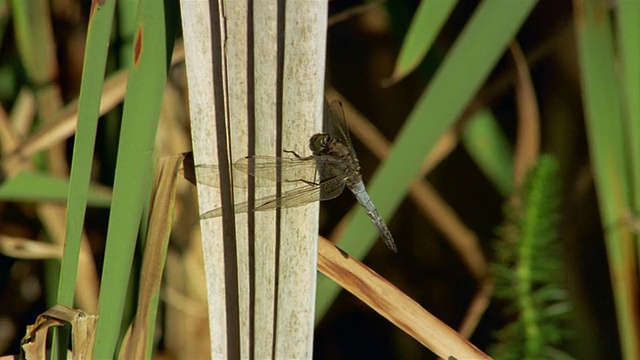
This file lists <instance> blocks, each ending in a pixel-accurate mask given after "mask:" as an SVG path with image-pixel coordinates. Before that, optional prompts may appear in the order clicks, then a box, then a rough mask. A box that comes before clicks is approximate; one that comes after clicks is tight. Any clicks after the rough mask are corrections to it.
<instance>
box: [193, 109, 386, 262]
mask: <svg viewBox="0 0 640 360" xmlns="http://www.w3.org/2000/svg"><path fill="white" fill-rule="evenodd" d="M327 106H328V111H325V114H326V116H329V117H330V119H331V123H332V126H333V128H332V131H330V133H319V134H315V135H313V136H312V137H311V138H310V139H309V149H310V150H311V152H312V155H310V156H306V157H303V156H300V155H298V154H297V153H296V152H294V151H288V150H284V154H283V156H280V157H278V156H264V155H256V156H247V157H245V158H242V159H240V160H238V161H236V162H235V163H234V164H233V168H234V174H245V175H249V176H252V177H254V182H255V186H268V185H265V184H271V185H270V186H274V184H276V183H277V182H280V183H281V184H282V185H283V186H284V185H286V187H287V188H288V189H283V190H282V193H281V194H280V195H279V196H277V195H276V194H272V195H269V196H266V197H262V198H258V199H256V200H255V201H254V203H253V205H252V207H251V208H250V206H249V202H242V203H238V204H235V205H234V209H235V210H234V211H235V212H236V213H242V212H249V211H265V210H273V209H275V208H278V207H280V208H291V207H297V206H303V205H306V204H309V203H312V202H315V201H322V200H330V199H333V198H335V197H337V196H338V195H340V194H341V193H342V192H343V190H344V188H345V186H346V187H348V188H349V190H351V192H352V193H353V194H354V195H355V197H356V199H357V200H358V202H359V203H360V205H361V206H362V207H363V208H364V210H365V212H366V213H367V215H368V216H369V218H370V219H371V221H372V222H373V225H374V226H375V227H376V229H377V230H378V233H379V234H380V236H381V237H382V239H383V240H384V243H385V244H386V245H387V247H388V248H389V249H390V250H391V251H393V252H397V251H398V249H397V247H396V244H395V242H394V240H393V236H392V235H391V232H390V231H389V228H388V227H387V224H386V223H385V222H384V220H383V219H382V217H381V216H380V214H379V213H378V210H377V209H376V207H375V205H374V204H373V202H372V201H371V198H370V197H369V194H367V191H366V189H365V186H364V183H363V182H362V175H361V174H360V163H359V162H358V158H357V157H356V153H355V150H354V149H353V144H352V143H351V138H350V137H349V130H348V128H347V123H346V120H345V116H344V109H343V107H342V102H341V101H340V100H334V101H332V102H331V104H330V105H329V104H328V102H326V101H325V107H327ZM325 110H327V109H325ZM196 173H197V174H198V182H199V183H201V184H205V185H209V186H217V184H216V182H217V181H218V180H217V166H215V165H206V164H203V165H197V166H196ZM239 183H240V182H235V181H234V186H235V187H241V186H243V185H239ZM244 186H246V185H244ZM221 215H222V208H221V207H220V208H216V209H213V210H210V211H207V212H205V213H204V214H202V215H201V216H200V217H201V219H209V218H215V217H219V216H221Z"/></svg>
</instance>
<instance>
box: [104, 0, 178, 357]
mask: <svg viewBox="0 0 640 360" xmlns="http://www.w3.org/2000/svg"><path fill="white" fill-rule="evenodd" d="M176 5H177V4H176V2H175V1H171V0H167V1H164V2H163V3H162V4H160V3H158V2H156V1H140V3H139V7H138V23H137V32H136V34H137V35H136V37H135V40H134V44H135V45H134V48H135V51H134V53H133V54H132V59H131V63H130V66H131V68H130V69H131V70H130V78H129V82H128V88H127V95H126V96H125V103H124V110H123V120H122V130H121V137H120V145H119V148H118V158H117V165H116V177H115V181H114V188H113V201H112V206H111V214H110V217H109V229H108V233H107V242H106V249H105V262H104V271H103V274H102V284H101V288H100V302H99V308H98V310H99V315H100V319H99V320H98V326H97V329H96V332H97V335H96V339H97V341H96V345H95V348H94V352H95V356H96V358H112V357H113V356H114V354H115V351H116V346H117V343H118V341H119V339H120V337H121V335H120V328H121V321H122V318H123V317H122V316H123V310H124V308H125V298H126V297H125V294H126V293H127V287H128V284H129V276H130V272H131V270H132V262H133V255H134V252H135V247H136V243H137V238H138V229H139V226H140V224H141V222H142V218H141V217H142V213H143V208H144V207H145V206H147V204H148V201H149V199H148V196H149V195H150V187H151V184H152V182H151V174H153V172H152V169H153V148H154V141H155V135H156V131H157V126H158V120H159V118H160V109H161V103H162V96H163V93H164V87H165V85H166V81H167V72H168V69H169V64H170V61H171V53H172V50H173V43H174V40H175V33H176V28H177V25H178V9H177V8H176Z"/></svg>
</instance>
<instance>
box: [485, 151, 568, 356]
mask: <svg viewBox="0 0 640 360" xmlns="http://www.w3.org/2000/svg"><path fill="white" fill-rule="evenodd" d="M556 171H557V164H556V161H555V160H554V159H553V157H551V156H548V155H547V156H542V157H541V158H540V160H539V161H538V163H537V164H536V165H535V166H534V167H533V168H532V169H531V170H530V171H529V174H528V176H527V180H526V182H525V184H524V186H523V188H522V189H521V190H520V191H519V192H518V193H516V194H515V196H513V197H512V198H511V199H510V200H509V201H508V203H507V205H506V206H505V213H506V222H505V225H503V227H502V228H501V229H500V230H499V235H500V239H499V240H498V241H496V244H495V245H496V246H495V249H496V260H495V262H494V263H493V265H492V271H493V275H494V280H495V285H496V291H495V297H496V298H497V299H499V300H500V301H502V302H503V303H504V304H505V307H504V310H503V312H504V315H505V317H506V318H507V319H509V321H510V323H509V324H508V325H507V326H506V327H504V328H503V329H501V330H500V331H497V332H496V334H495V336H496V338H497V340H498V341H497V344H496V345H495V346H494V347H493V348H491V349H490V354H491V355H492V356H493V357H494V358H496V359H568V358H570V356H569V355H567V354H566V353H564V352H563V351H561V350H559V348H558V345H560V344H561V343H562V342H563V341H564V340H565V339H566V338H567V336H568V332H567V329H566V320H567V314H568V313H569V311H570V308H571V307H570V304H569V301H568V299H567V291H566V290H565V289H564V287H563V275H564V274H566V272H565V271H563V264H562V259H561V256H560V254H562V252H561V251H559V250H560V249H559V244H558V238H557V219H558V204H559V194H558V189H557V186H556V184H557V179H556Z"/></svg>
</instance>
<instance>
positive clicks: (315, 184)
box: [284, 179, 320, 186]
mask: <svg viewBox="0 0 640 360" xmlns="http://www.w3.org/2000/svg"><path fill="white" fill-rule="evenodd" d="M298 181H302V182H303V183H305V184H307V185H309V186H320V184H319V183H315V182H313V181H309V180H305V179H296V180H285V181H284V182H298Z"/></svg>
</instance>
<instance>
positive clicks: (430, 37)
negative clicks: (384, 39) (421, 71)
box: [390, 0, 457, 82]
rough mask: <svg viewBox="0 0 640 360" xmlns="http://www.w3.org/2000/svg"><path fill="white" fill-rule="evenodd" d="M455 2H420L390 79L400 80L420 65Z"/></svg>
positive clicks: (428, 0) (447, 0)
mask: <svg viewBox="0 0 640 360" xmlns="http://www.w3.org/2000/svg"><path fill="white" fill-rule="evenodd" d="M456 3H457V1H454V0H444V1H430V0H422V2H420V6H419V7H418V10H417V11H416V13H415V15H414V17H413V20H412V21H411V26H410V27H409V31H408V32H407V35H406V36H405V38H404V41H403V43H402V47H401V48H400V54H399V55H398V59H397V61H396V65H395V68H394V70H393V75H392V76H391V79H390V80H391V81H393V82H397V81H399V80H401V79H402V78H403V77H405V76H407V74H409V73H410V72H412V71H413V70H414V69H415V68H416V67H418V65H420V62H422V60H423V59H424V57H425V56H426V55H427V52H428V51H429V48H431V45H432V44H433V41H434V40H435V38H436V36H437V35H438V33H439V32H440V29H441V28H442V26H443V25H444V22H445V21H446V20H447V19H448V18H449V15H450V14H451V12H452V11H453V8H454V7H455V5H456Z"/></svg>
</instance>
